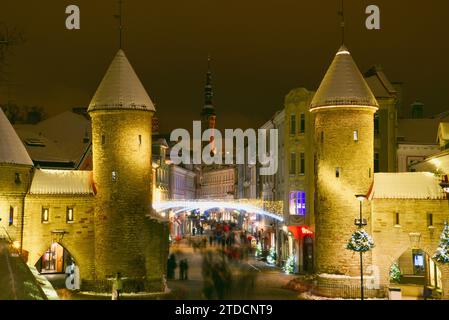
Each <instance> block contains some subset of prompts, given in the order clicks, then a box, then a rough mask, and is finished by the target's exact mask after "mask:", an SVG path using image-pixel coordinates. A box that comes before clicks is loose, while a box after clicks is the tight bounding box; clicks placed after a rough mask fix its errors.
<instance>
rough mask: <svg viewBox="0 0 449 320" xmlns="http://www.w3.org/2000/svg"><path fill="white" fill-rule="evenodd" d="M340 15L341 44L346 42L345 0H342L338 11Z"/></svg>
mask: <svg viewBox="0 0 449 320" xmlns="http://www.w3.org/2000/svg"><path fill="white" fill-rule="evenodd" d="M338 15H339V16H341V23H340V27H341V44H342V45H343V44H345V0H341V9H340V11H338Z"/></svg>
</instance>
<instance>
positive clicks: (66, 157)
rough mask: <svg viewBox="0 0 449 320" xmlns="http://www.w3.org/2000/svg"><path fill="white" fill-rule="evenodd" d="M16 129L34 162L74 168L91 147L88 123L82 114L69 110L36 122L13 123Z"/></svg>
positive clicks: (90, 130)
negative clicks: (32, 123)
mask: <svg viewBox="0 0 449 320" xmlns="http://www.w3.org/2000/svg"><path fill="white" fill-rule="evenodd" d="M15 129H16V131H17V133H18V135H19V136H20V138H21V139H22V141H23V142H24V143H25V147H26V149H27V150H28V153H29V154H30V156H31V158H32V159H33V161H34V162H35V163H38V164H40V165H41V167H45V166H44V165H42V163H48V166H47V167H50V168H51V167H55V166H54V165H52V164H56V163H57V164H59V165H58V167H60V166H61V165H62V164H66V165H64V167H70V168H72V167H73V168H74V167H77V165H78V164H79V162H80V161H81V160H82V159H83V156H84V154H85V153H86V152H87V151H88V148H89V147H90V141H91V135H92V129H91V123H90V121H89V120H88V119H86V118H85V117H84V116H82V115H79V114H76V113H73V112H71V111H67V112H63V113H61V114H58V115H56V116H54V117H51V118H48V119H46V120H44V121H42V122H40V123H38V124H36V125H29V124H26V125H16V126H15Z"/></svg>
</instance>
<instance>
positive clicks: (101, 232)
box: [90, 110, 168, 291]
mask: <svg viewBox="0 0 449 320" xmlns="http://www.w3.org/2000/svg"><path fill="white" fill-rule="evenodd" d="M90 115H91V117H92V129H93V132H92V143H93V172H94V183H95V190H96V192H97V193H96V197H95V220H94V223H95V275H96V281H98V283H99V285H100V287H101V288H100V290H104V286H105V285H104V284H102V283H103V282H104V281H105V280H106V279H108V278H111V277H114V276H115V275H116V273H117V272H120V273H121V274H122V277H124V278H127V282H129V283H131V282H135V284H134V285H133V284H130V286H129V288H128V289H126V288H124V289H125V290H130V291H133V290H140V289H142V286H143V285H144V279H145V277H146V273H147V272H146V252H145V251H146V249H147V247H148V246H151V243H149V242H148V241H147V236H148V233H150V232H153V231H154V230H149V229H148V228H146V222H145V221H146V216H147V215H149V214H150V212H151V192H152V190H151V171H152V165H151V152H152V150H151V122H152V120H151V119H152V112H147V111H139V110H126V111H124V110H110V111H95V112H91V114H90ZM167 237H168V235H167ZM152 240H153V239H152ZM165 259H166V257H165ZM165 259H164V260H165ZM153 263H155V264H156V262H155V261H153ZM159 263H161V262H160V261H159ZM160 276H162V274H160ZM138 283H140V285H139V284H138ZM133 286H134V289H133V288H131V287H133Z"/></svg>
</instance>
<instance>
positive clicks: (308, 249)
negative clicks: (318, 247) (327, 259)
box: [303, 236, 313, 273]
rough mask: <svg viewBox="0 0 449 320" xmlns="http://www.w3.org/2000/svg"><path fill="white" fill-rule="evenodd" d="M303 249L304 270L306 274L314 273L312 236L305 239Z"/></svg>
mask: <svg viewBox="0 0 449 320" xmlns="http://www.w3.org/2000/svg"><path fill="white" fill-rule="evenodd" d="M303 241H304V247H303V268H304V272H306V273H312V272H313V239H312V237H310V236H305V237H304V240H303Z"/></svg>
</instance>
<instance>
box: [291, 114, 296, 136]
mask: <svg viewBox="0 0 449 320" xmlns="http://www.w3.org/2000/svg"><path fill="white" fill-rule="evenodd" d="M290 134H291V135H294V134H296V115H294V114H292V115H291V116H290Z"/></svg>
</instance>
